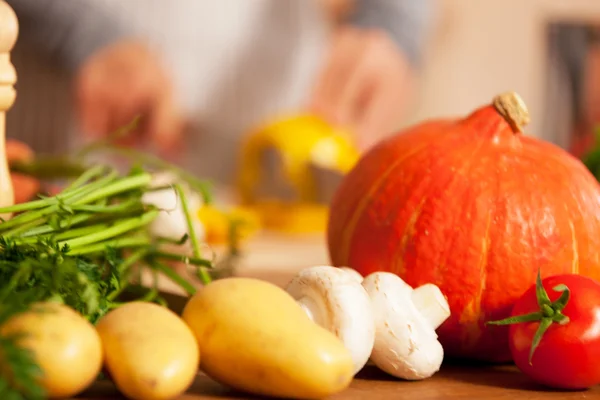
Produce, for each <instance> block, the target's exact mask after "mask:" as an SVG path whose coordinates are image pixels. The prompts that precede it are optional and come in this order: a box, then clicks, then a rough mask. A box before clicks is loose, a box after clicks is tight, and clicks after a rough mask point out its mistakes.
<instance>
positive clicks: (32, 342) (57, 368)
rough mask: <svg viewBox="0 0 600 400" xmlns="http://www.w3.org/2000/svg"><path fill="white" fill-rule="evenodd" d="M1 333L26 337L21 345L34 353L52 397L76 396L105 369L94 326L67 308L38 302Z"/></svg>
mask: <svg viewBox="0 0 600 400" xmlns="http://www.w3.org/2000/svg"><path fill="white" fill-rule="evenodd" d="M0 333H1V334H2V335H9V334H23V335H24V336H23V338H22V339H20V342H19V344H20V345H21V346H23V347H24V348H28V349H30V350H31V351H32V352H33V354H34V356H35V361H36V362H37V364H38V365H39V366H40V368H41V370H42V377H41V379H40V383H41V385H42V386H43V387H44V389H45V390H46V395H47V396H48V397H49V398H63V397H72V396H75V395H77V394H78V393H80V392H82V391H83V390H85V389H86V388H87V387H88V386H90V385H91V384H92V383H93V382H94V380H95V379H96V377H97V376H98V374H99V373H100V369H101V368H102V345H101V342H100V337H99V336H98V334H97V333H96V330H95V329H94V326H93V325H92V324H91V323H90V322H88V321H87V320H86V319H85V318H83V316H81V315H80V314H79V313H77V312H76V311H75V310H73V309H71V308H69V307H68V306H66V305H63V304H58V303H50V302H48V303H36V304H34V305H33V306H32V307H31V309H30V311H27V312H25V313H22V314H18V315H16V316H15V317H13V318H12V319H10V320H9V321H7V322H6V323H5V324H4V325H2V328H1V330H0Z"/></svg>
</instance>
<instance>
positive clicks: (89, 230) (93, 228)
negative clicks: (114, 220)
mask: <svg viewBox="0 0 600 400" xmlns="http://www.w3.org/2000/svg"><path fill="white" fill-rule="evenodd" d="M108 228H110V225H108V224H97V225H88V226H82V227H81V228H73V229H69V230H66V231H63V232H61V233H59V234H57V235H55V236H54V240H56V241H57V242H60V241H63V240H67V239H72V238H76V237H78V236H87V235H91V234H93V233H95V232H102V231H105V230H106V229H108Z"/></svg>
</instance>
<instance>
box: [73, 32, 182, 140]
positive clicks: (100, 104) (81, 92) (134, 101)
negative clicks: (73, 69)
mask: <svg viewBox="0 0 600 400" xmlns="http://www.w3.org/2000/svg"><path fill="white" fill-rule="evenodd" d="M75 99H76V108H77V113H78V117H79V122H80V124H81V128H82V130H83V131H84V132H85V133H86V134H90V135H92V136H94V137H99V136H100V137H101V136H104V135H107V134H109V133H111V132H113V131H115V130H116V129H118V128H120V127H123V126H125V125H127V124H128V123H130V122H131V121H132V120H133V119H134V118H135V117H136V116H138V115H139V116H141V121H140V122H141V124H140V127H139V129H138V130H137V131H136V132H135V133H134V135H132V136H133V137H132V140H131V141H133V142H134V143H135V142H137V141H139V140H140V139H145V140H149V141H150V142H151V144H153V145H155V146H156V147H157V148H159V149H161V150H163V151H169V150H173V149H175V148H176V147H178V146H179V144H180V140H181V136H182V132H183V127H184V123H183V117H182V114H181V112H180V110H179V108H178V107H177V105H176V103H175V101H174V97H173V90H172V86H171V82H170V80H169V77H168V76H167V73H166V71H165V70H164V69H163V67H162V66H161V65H160V62H159V60H158V59H157V57H156V56H155V55H154V54H152V52H150V50H149V49H148V48H147V47H146V46H145V45H144V44H142V43H139V42H135V41H127V42H125V41H123V42H120V43H116V44H113V45H111V46H108V47H106V48H104V49H101V50H99V51H98V52H97V53H96V54H94V55H92V56H91V57H90V58H89V59H88V60H87V61H86V62H85V63H84V64H83V65H82V67H81V68H80V70H79V72H78V74H77V76H76V79H75Z"/></svg>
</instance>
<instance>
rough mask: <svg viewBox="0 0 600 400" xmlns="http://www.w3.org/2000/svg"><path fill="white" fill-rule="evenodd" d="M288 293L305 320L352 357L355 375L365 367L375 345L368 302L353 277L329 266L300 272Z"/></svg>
mask: <svg viewBox="0 0 600 400" xmlns="http://www.w3.org/2000/svg"><path fill="white" fill-rule="evenodd" d="M286 290H287V292H288V293H289V294H290V295H291V296H292V297H293V298H294V299H296V301H297V302H298V304H300V306H301V307H302V308H303V309H304V311H305V312H306V314H307V315H308V317H309V318H310V319H311V320H312V321H314V322H315V323H317V324H318V325H320V326H322V327H323V328H325V329H327V330H329V331H330V332H332V333H334V334H335V335H336V336H337V337H338V338H339V339H340V340H341V341H342V342H343V343H344V346H345V347H346V348H347V349H348V350H349V351H350V353H351V354H352V359H353V361H354V372H355V373H356V372H358V371H360V370H361V369H362V368H363V367H364V365H365V364H366V363H367V361H368V359H369V356H370V355H371V351H372V350H373V344H374V342H375V323H374V320H373V312H372V310H371V301H370V299H369V296H368V294H367V292H366V291H365V289H364V288H363V287H362V285H361V284H360V282H358V281H357V280H356V277H355V276H353V275H351V274H349V273H347V272H346V271H343V270H341V269H340V268H336V267H331V266H316V267H311V268H307V269H304V270H302V271H300V273H299V274H298V275H296V277H294V279H292V281H291V282H290V283H289V284H288V286H287V288H286Z"/></svg>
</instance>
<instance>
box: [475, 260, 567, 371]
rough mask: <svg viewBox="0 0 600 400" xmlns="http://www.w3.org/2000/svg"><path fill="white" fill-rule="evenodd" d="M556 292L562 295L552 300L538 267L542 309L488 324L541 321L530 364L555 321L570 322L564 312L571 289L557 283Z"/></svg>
mask: <svg viewBox="0 0 600 400" xmlns="http://www.w3.org/2000/svg"><path fill="white" fill-rule="evenodd" d="M552 290H554V291H555V292H561V295H560V297H559V298H558V299H556V300H555V301H553V302H552V301H550V297H548V293H547V292H546V289H545V288H544V285H543V284H542V275H541V272H540V270H539V269H538V273H537V279H536V281H535V294H536V298H537V302H538V305H539V307H540V311H536V312H532V313H529V314H522V315H515V316H512V317H508V318H505V319H502V320H499V321H488V322H486V325H512V324H521V323H524V322H539V326H538V328H537V330H536V332H535V334H534V336H533V341H532V343H531V349H530V351H529V364H530V365H531V364H532V359H533V353H534V352H535V350H536V349H537V348H538V346H539V345H540V342H541V341H542V337H543V336H544V333H546V331H547V330H548V328H550V326H551V325H552V324H553V323H557V324H559V325H565V324H568V323H569V317H568V316H566V315H564V314H563V313H562V310H564V308H565V307H566V305H567V303H568V302H569V299H570V298H571V291H570V290H569V288H568V287H567V286H566V285H564V284H560V285H556V286H555V287H553V288H552Z"/></svg>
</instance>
